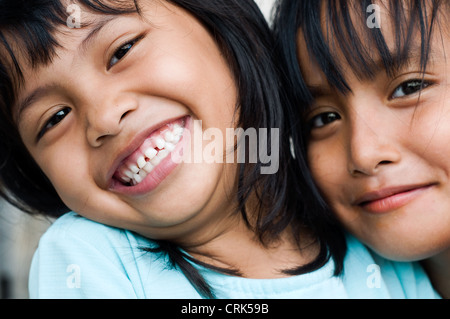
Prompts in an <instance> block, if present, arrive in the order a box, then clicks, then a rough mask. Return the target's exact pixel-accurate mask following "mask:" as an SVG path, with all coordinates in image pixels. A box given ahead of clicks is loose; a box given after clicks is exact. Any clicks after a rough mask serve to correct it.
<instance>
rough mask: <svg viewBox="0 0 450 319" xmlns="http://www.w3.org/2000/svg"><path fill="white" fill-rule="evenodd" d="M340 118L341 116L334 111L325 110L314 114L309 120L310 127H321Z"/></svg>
mask: <svg viewBox="0 0 450 319" xmlns="http://www.w3.org/2000/svg"><path fill="white" fill-rule="evenodd" d="M340 119H341V116H340V115H339V114H338V113H336V112H326V113H321V114H319V115H316V116H315V117H313V118H312V119H311V120H310V121H309V125H310V128H311V129H315V128H321V127H324V126H325V125H328V124H331V123H333V122H335V121H338V120H340Z"/></svg>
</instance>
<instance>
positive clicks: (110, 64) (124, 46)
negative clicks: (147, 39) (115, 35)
mask: <svg viewBox="0 0 450 319" xmlns="http://www.w3.org/2000/svg"><path fill="white" fill-rule="evenodd" d="M143 37H144V36H143V35H140V36H138V37H137V38H136V39H133V40H131V41H128V42H126V43H124V44H122V45H120V46H119V47H118V48H117V50H115V51H114V53H113V54H112V56H111V57H110V59H109V62H108V70H109V69H111V68H112V67H113V66H114V65H116V64H117V63H119V62H120V61H121V60H122V59H123V58H124V57H125V56H126V55H127V54H128V52H129V51H130V50H131V49H132V48H133V47H134V45H135V44H136V43H138V42H139V41H140V40H142V38H143ZM124 49H125V50H126V52H125V53H123V54H122V55H121V56H120V57H119V58H117V57H116V55H117V54H118V53H119V52H121V51H122V50H124ZM114 59H116V61H115V62H113V60H114Z"/></svg>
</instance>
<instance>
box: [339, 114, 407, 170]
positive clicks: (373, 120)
mask: <svg viewBox="0 0 450 319" xmlns="http://www.w3.org/2000/svg"><path fill="white" fill-rule="evenodd" d="M384 115H385V114H383V112H380V108H378V110H377V109H372V111H371V110H370V108H368V110H364V111H362V112H358V113H356V112H353V114H352V115H351V116H350V122H351V125H350V130H349V135H350V136H349V137H348V138H347V141H348V144H349V145H348V148H347V149H348V171H349V173H350V174H351V175H352V176H358V175H366V176H373V175H375V174H377V173H378V171H379V170H380V169H381V168H382V167H385V166H387V165H390V164H394V163H397V162H399V161H400V158H401V153H400V151H399V149H398V147H397V143H396V138H395V136H396V134H395V125H391V124H390V121H389V120H388V118H389V117H388V116H384ZM397 124H398V123H397Z"/></svg>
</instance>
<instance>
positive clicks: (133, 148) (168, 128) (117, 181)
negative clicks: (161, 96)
mask: <svg viewBox="0 0 450 319" xmlns="http://www.w3.org/2000/svg"><path fill="white" fill-rule="evenodd" d="M187 119H188V117H183V118H178V119H176V120H172V121H167V122H165V123H162V124H160V125H158V126H157V128H156V129H150V130H147V132H148V131H149V132H150V133H145V132H143V133H141V134H139V135H138V136H137V137H136V138H135V139H134V140H133V141H132V142H131V143H130V146H129V147H128V148H127V149H126V150H125V151H123V152H122V153H121V154H122V155H120V156H119V157H118V159H117V160H116V163H118V164H116V165H115V166H114V167H116V168H113V169H112V170H111V172H112V174H111V176H112V186H111V188H113V189H116V190H117V189H119V188H120V189H122V190H123V189H124V187H126V188H133V187H136V186H139V185H140V184H141V183H143V181H144V180H145V179H146V178H147V177H148V176H151V175H152V174H157V175H158V176H162V175H164V174H163V173H162V172H161V169H158V168H159V166H163V165H161V164H162V163H163V162H166V158H168V157H170V156H169V155H170V154H171V153H172V152H173V151H175V149H176V148H177V146H178V144H179V143H180V141H181V140H182V136H183V133H184V130H185V126H186V122H187Z"/></svg>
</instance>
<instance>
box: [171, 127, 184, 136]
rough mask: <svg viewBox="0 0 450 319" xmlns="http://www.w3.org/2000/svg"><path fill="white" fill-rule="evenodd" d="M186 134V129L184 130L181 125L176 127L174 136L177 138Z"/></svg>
mask: <svg viewBox="0 0 450 319" xmlns="http://www.w3.org/2000/svg"><path fill="white" fill-rule="evenodd" d="M183 132H184V128H182V127H181V126H179V125H175V127H174V129H173V135H175V136H181V135H183Z"/></svg>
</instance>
